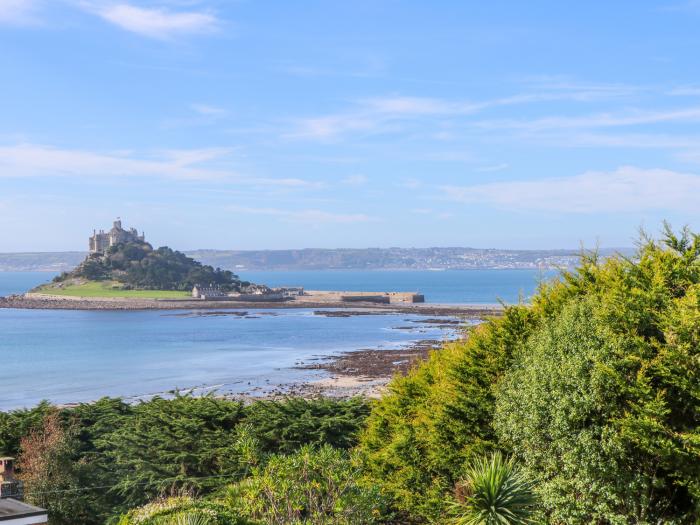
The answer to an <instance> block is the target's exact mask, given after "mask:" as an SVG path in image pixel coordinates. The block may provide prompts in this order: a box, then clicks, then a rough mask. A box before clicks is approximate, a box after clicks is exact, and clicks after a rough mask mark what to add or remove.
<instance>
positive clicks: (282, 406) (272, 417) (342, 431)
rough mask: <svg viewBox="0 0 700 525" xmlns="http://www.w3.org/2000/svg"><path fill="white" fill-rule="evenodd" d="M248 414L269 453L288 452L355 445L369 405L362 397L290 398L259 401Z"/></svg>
mask: <svg viewBox="0 0 700 525" xmlns="http://www.w3.org/2000/svg"><path fill="white" fill-rule="evenodd" d="M245 413H246V422H247V423H248V424H249V425H251V426H252V427H253V428H254V431H255V435H256V437H257V439H258V440H259V441H260V444H261V447H262V449H263V450H264V451H265V452H279V453H281V454H288V453H291V452H293V451H294V450H296V449H297V448H299V447H300V446H301V445H305V444H311V445H318V446H320V445H322V444H328V445H331V446H333V447H336V448H342V449H348V448H350V447H352V446H354V445H355V444H356V442H357V434H358V432H359V430H360V428H361V425H362V423H363V422H364V420H365V418H366V417H367V415H368V414H369V404H368V403H367V401H365V400H363V399H361V398H353V399H349V400H346V401H335V400H332V399H325V398H319V399H314V400H307V399H303V398H288V399H286V400H283V401H258V402H255V403H253V404H251V405H250V406H248V407H246V410H245Z"/></svg>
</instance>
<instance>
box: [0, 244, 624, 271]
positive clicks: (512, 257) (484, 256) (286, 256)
mask: <svg viewBox="0 0 700 525" xmlns="http://www.w3.org/2000/svg"><path fill="white" fill-rule="evenodd" d="M632 251H633V250H632V249H631V248H606V249H601V250H600V254H601V255H603V256H607V255H612V254H614V253H622V254H629V253H632ZM184 253H185V254H186V255H187V256H189V257H192V258H194V259H196V260H198V261H200V262H202V263H203V264H208V265H211V266H214V267H219V268H225V269H229V270H233V271H241V270H330V269H333V270H476V269H500V268H502V269H542V270H551V269H557V268H571V267H573V266H574V265H575V264H576V262H577V261H578V258H579V255H580V250H576V249H568V250H566V249H561V250H501V249H481V248H460V247H453V248H363V249H359V248H337V249H318V248H305V249H298V250H208V249H200V250H193V251H185V252H184ZM86 255H87V252H78V251H66V252H27V253H0V271H53V272H62V271H67V270H70V269H71V268H74V267H75V266H76V265H78V264H79V263H80V262H81V261H82V260H83V259H84V258H85V256H86Z"/></svg>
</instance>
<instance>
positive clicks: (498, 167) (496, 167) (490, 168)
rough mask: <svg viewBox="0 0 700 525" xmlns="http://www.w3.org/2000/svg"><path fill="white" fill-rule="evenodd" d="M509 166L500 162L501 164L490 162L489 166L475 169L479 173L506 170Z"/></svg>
mask: <svg viewBox="0 0 700 525" xmlns="http://www.w3.org/2000/svg"><path fill="white" fill-rule="evenodd" d="M509 167H510V165H509V164H507V163H505V162H502V163H501V164H491V165H489V166H481V167H480V168H476V171H478V172H479V173H492V172H494V171H503V170H507V169H508V168H509Z"/></svg>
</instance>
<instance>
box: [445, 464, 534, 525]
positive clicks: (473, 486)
mask: <svg viewBox="0 0 700 525" xmlns="http://www.w3.org/2000/svg"><path fill="white" fill-rule="evenodd" d="M457 488H458V493H459V494H458V500H461V501H458V502H457V503H455V504H454V505H453V510H454V511H455V514H456V519H455V521H454V523H455V525H526V524H530V523H532V520H531V515H532V511H533V508H534V504H535V496H534V493H533V490H532V488H533V487H532V484H531V483H530V482H529V481H528V480H527V478H526V477H525V475H524V474H523V472H522V470H521V469H520V468H519V467H518V465H517V464H516V463H515V461H514V459H513V458H505V457H504V456H503V455H502V454H501V453H500V452H495V453H493V454H491V455H490V456H487V457H479V458H477V459H475V460H474V461H472V462H471V463H470V464H469V465H468V466H467V468H466V470H465V476H464V478H463V480H462V481H460V482H459V484H458V486H457Z"/></svg>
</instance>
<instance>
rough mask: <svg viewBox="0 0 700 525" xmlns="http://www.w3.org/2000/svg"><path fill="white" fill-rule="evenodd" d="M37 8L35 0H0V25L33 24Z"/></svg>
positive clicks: (35, 20)
mask: <svg viewBox="0 0 700 525" xmlns="http://www.w3.org/2000/svg"><path fill="white" fill-rule="evenodd" d="M37 7H38V6H37V2H36V0H0V24H8V25H28V24H34V23H36V22H37V19H36V10H37Z"/></svg>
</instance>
